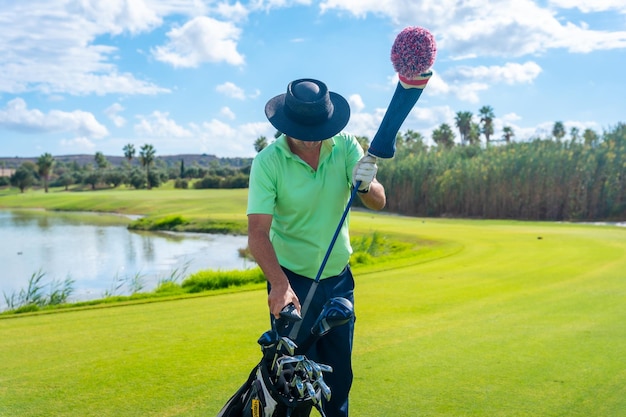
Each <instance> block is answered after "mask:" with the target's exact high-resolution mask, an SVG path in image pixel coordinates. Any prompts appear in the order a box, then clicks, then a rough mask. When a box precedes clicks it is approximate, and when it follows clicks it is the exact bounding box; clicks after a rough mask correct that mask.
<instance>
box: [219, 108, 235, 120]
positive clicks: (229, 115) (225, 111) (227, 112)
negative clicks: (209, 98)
mask: <svg viewBox="0 0 626 417" xmlns="http://www.w3.org/2000/svg"><path fill="white" fill-rule="evenodd" d="M220 115H221V116H222V117H224V118H226V119H228V120H235V118H236V116H235V113H234V112H233V111H232V110H231V109H230V107H222V108H221V109H220Z"/></svg>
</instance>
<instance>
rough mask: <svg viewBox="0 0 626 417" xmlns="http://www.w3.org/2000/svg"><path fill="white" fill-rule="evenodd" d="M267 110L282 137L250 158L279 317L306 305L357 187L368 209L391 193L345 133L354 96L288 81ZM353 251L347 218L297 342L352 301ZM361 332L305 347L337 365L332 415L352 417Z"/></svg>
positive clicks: (252, 212) (252, 213) (255, 244)
mask: <svg viewBox="0 0 626 417" xmlns="http://www.w3.org/2000/svg"><path fill="white" fill-rule="evenodd" d="M265 114H266V116H267V118H268V120H269V121H270V123H271V124H272V125H273V126H274V127H275V128H276V129H277V130H278V131H279V132H281V133H282V135H281V136H280V137H279V138H278V139H277V140H276V141H275V142H273V143H272V144H270V145H269V146H267V147H266V148H265V149H263V150H262V151H261V152H260V153H259V154H258V155H257V156H256V158H255V159H254V161H253V164H252V170H251V172H250V189H249V197H248V209H247V214H248V244H249V247H250V251H251V252H252V255H253V256H254V258H255V259H256V261H257V263H258V264H259V266H260V267H261V269H262V270H263V272H264V274H265V276H266V278H267V281H268V290H269V295H268V304H269V309H270V313H271V314H272V315H273V316H274V317H276V318H278V317H279V313H280V311H281V310H282V309H283V308H284V307H285V306H286V305H288V304H290V303H293V304H294V305H295V307H296V309H297V310H298V311H299V312H300V309H301V303H300V300H303V302H304V299H305V297H306V296H307V294H308V290H309V288H310V287H311V285H312V284H313V282H314V278H315V277H316V275H317V273H318V269H319V267H320V265H321V263H322V261H323V258H324V255H325V254H326V251H327V249H328V246H329V244H330V242H331V240H332V237H333V235H334V233H335V229H336V228H337V225H338V223H339V220H340V219H341V216H342V214H343V210H344V209H345V206H346V204H347V202H348V200H349V198H350V194H351V189H352V187H353V186H354V184H356V183H358V182H359V181H360V185H359V189H358V195H359V197H360V199H361V201H362V202H363V204H364V205H365V206H367V207H368V208H370V209H374V210H380V209H382V208H383V207H384V206H385V203H386V196H385V190H384V188H383V186H382V185H381V184H380V183H379V182H378V181H377V180H376V171H377V166H376V158H375V157H373V156H369V155H368V156H363V149H362V148H361V146H360V145H359V143H358V142H357V140H356V139H355V138H354V137H353V136H351V135H348V134H345V133H340V132H341V130H342V129H343V128H344V127H345V126H346V124H347V123H348V120H349V118H350V107H349V105H348V102H347V101H346V100H345V99H344V98H343V97H342V96H341V95H339V94H336V93H333V92H330V91H328V88H327V87H326V85H325V84H324V83H323V82H321V81H318V80H314V79H300V80H295V81H293V82H291V83H289V85H288V87H287V92H286V93H285V94H281V95H278V96H276V97H274V98H272V99H271V100H269V101H268V103H267V104H266V106H265ZM351 251H352V249H351V247H350V239H349V235H348V222H347V221H346V222H344V224H343V226H342V229H341V232H340V234H339V236H338V239H337V242H336V243H335V246H334V248H333V251H332V253H331V255H330V257H329V259H328V262H327V264H326V266H325V268H324V271H323V273H322V275H321V280H320V283H319V286H318V288H317V290H316V291H315V294H314V296H313V299H312V302H311V303H310V306H309V308H308V310H307V311H305V312H302V313H303V320H302V325H301V331H300V332H299V334H298V336H297V338H296V339H295V342H296V344H297V343H299V342H302V341H303V340H304V339H305V338H306V336H307V334H306V333H307V332H308V329H310V328H311V325H312V324H313V322H314V321H315V319H316V318H317V316H318V315H319V313H320V312H321V310H322V306H323V305H324V303H325V302H326V301H327V300H328V299H329V298H332V297H345V298H347V299H348V300H350V301H351V302H354V297H353V290H354V280H353V278H352V273H351V272H350V268H349V266H348V261H349V258H350V254H351ZM305 329H306V330H305ZM353 334H354V320H352V321H351V322H350V323H348V324H346V325H343V326H340V327H337V328H335V329H333V330H332V331H331V332H330V333H328V334H327V335H325V336H324V337H322V338H320V339H319V340H318V341H317V343H316V344H315V345H314V346H312V347H311V348H310V349H309V350H308V351H307V352H305V355H306V356H307V357H308V358H309V359H311V360H313V361H316V362H319V363H324V364H328V365H331V366H332V367H333V369H334V371H333V372H332V373H330V374H327V375H324V378H325V380H326V381H327V383H328V385H329V386H330V388H331V390H332V397H331V400H330V401H329V402H327V403H325V404H324V409H325V412H326V415H327V417H345V416H347V415H348V393H349V391H350V386H351V385H352V365H351V355H352V338H353Z"/></svg>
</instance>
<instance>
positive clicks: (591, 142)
mask: <svg viewBox="0 0 626 417" xmlns="http://www.w3.org/2000/svg"><path fill="white" fill-rule="evenodd" d="M599 139H600V138H599V137H598V134H597V133H596V132H595V130H593V129H589V128H587V129H585V131H584V132H583V141H584V142H585V145H587V146H591V147H595V146H596V145H597V144H598V140H599Z"/></svg>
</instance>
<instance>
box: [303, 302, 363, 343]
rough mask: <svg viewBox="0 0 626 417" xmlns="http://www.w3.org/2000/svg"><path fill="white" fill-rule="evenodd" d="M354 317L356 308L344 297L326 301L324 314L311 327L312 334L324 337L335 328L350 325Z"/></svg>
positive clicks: (323, 309)
mask: <svg viewBox="0 0 626 417" xmlns="http://www.w3.org/2000/svg"><path fill="white" fill-rule="evenodd" d="M353 317H354V306H353V305H352V303H351V302H350V300H348V299H347V298H344V297H333V298H331V299H330V300H328V301H326V303H325V304H324V307H323V308H322V312H321V313H320V315H319V316H318V317H317V320H315V323H313V327H311V334H313V335H314V336H317V337H321V336H324V335H325V334H326V333H328V332H329V331H330V330H331V329H333V328H334V327H338V326H341V325H344V324H346V323H348V322H349V321H350V320H351V319H352V318H353Z"/></svg>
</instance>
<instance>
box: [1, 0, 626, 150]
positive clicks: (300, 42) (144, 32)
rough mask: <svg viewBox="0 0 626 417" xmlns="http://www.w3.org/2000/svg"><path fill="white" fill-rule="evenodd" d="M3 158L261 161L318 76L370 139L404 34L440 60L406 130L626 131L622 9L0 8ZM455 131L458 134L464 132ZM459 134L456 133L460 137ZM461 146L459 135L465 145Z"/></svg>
mask: <svg viewBox="0 0 626 417" xmlns="http://www.w3.org/2000/svg"><path fill="white" fill-rule="evenodd" d="M0 25H1V27H2V30H1V31H0V51H1V52H0V156H1V157H13V156H20V157H32V156H39V155H41V154H42V153H45V152H49V153H51V154H53V155H67V154H79V153H87V154H95V152H103V153H104V154H105V155H122V154H123V151H122V148H123V147H124V145H126V144H128V143H132V144H134V145H135V147H136V148H137V149H138V148H139V147H141V146H142V145H143V144H146V143H149V144H152V145H153V146H154V147H155V149H156V151H157V155H172V154H182V153H206V154H213V155H217V156H219V157H250V156H254V154H255V151H254V146H253V144H254V141H255V140H256V139H257V138H258V137H259V136H266V137H267V138H268V139H272V138H273V135H274V132H275V130H274V129H273V128H272V127H271V125H269V123H268V122H267V120H266V119H265V114H264V106H265V103H266V102H267V100H269V99H270V98H272V97H273V96H275V95H277V94H281V93H283V92H284V91H285V90H286V87H287V84H288V83H289V81H291V80H294V79H297V78H306V77H311V78H317V79H320V80H322V81H324V82H325V83H326V84H327V85H328V87H329V88H330V90H331V91H335V92H337V93H339V94H341V95H343V96H344V97H346V99H348V100H349V102H350V104H351V109H352V117H351V120H350V123H349V124H348V126H347V129H346V130H348V131H349V132H351V133H354V134H356V135H361V136H367V137H369V138H370V139H371V138H373V136H374V134H375V133H376V129H377V128H378V125H379V124H380V121H381V120H382V116H383V114H384V112H385V109H386V107H387V105H388V103H389V100H390V99H391V96H392V94H393V90H394V89H395V85H396V83H397V76H396V74H395V73H394V70H393V66H392V65H391V62H390V59H389V55H390V50H391V45H392V44H393V40H394V39H395V37H396V35H397V34H398V33H399V32H400V31H401V30H402V29H403V28H405V27H407V26H422V27H425V28H427V29H429V30H430V31H431V32H432V33H433V35H434V36H435V39H436V40H437V47H438V54H437V59H436V61H435V64H434V66H433V71H434V76H433V78H432V79H431V80H430V82H429V84H428V86H427V87H426V90H425V91H424V93H423V94H422V97H421V98H420V100H419V102H418V103H417V105H416V106H415V108H414V109H413V111H412V112H411V114H410V115H409V117H408V118H407V120H406V121H405V123H404V125H403V126H402V128H401V130H402V131H405V130H407V129H412V130H415V131H419V132H421V133H422V134H423V135H424V136H425V137H426V138H427V139H429V140H430V136H431V132H432V130H433V129H434V128H436V127H438V126H439V125H441V124H442V123H448V124H450V125H451V126H454V117H455V114H456V112H458V111H471V112H473V113H474V114H475V115H477V114H478V110H479V109H480V107H482V106H484V105H489V106H491V107H492V108H493V110H494V113H495V115H496V119H495V128H496V132H495V137H496V138H499V137H500V136H501V129H502V127H503V126H510V127H512V128H513V130H514V132H515V138H514V140H518V141H522V140H527V139H528V138H530V137H532V136H536V135H546V134H549V133H550V132H551V130H552V126H553V125H554V122H555V121H561V122H563V123H564V124H565V127H566V130H567V131H568V132H569V131H570V129H571V128H572V127H577V128H579V129H580V130H581V131H582V130H584V129H586V128H591V129H594V130H596V131H597V132H598V133H601V132H602V131H603V130H605V129H608V128H611V127H613V126H615V125H616V124H617V123H618V122H626V114H625V110H626V98H625V97H626V82H625V81H624V77H623V73H624V67H625V64H626V2H624V1H623V0H594V1H589V0H541V1H539V0H537V1H531V0H465V1H460V0H438V1H432V0H431V1H420V0H326V1H307V0H294V1H289V0H252V1H242V2H232V1H210V0H107V1H102V0H24V1H14V0H0ZM455 130H456V129H455ZM457 136H458V135H457ZM457 141H458V138H457Z"/></svg>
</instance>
